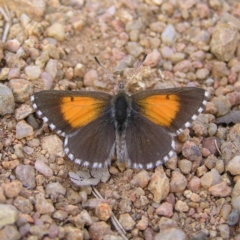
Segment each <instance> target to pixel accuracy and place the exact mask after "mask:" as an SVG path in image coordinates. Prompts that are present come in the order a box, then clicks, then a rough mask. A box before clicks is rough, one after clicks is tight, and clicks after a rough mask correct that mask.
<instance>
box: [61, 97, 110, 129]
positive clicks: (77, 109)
mask: <svg viewBox="0 0 240 240" xmlns="http://www.w3.org/2000/svg"><path fill="white" fill-rule="evenodd" d="M105 104H106V103H105V102H104V101H101V100H99V99H96V98H91V97H85V96H81V97H79V96H69V97H63V98H62V101H61V104H60V106H61V112H62V114H63V118H64V120H65V121H67V122H68V124H69V125H70V126H71V127H73V128H80V127H83V126H85V125H87V124H88V123H90V122H91V121H93V120H95V119H96V118H97V117H99V115H100V114H101V110H102V107H103V106H104V105H105Z"/></svg>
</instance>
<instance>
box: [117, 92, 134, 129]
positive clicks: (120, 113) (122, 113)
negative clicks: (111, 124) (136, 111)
mask: <svg viewBox="0 0 240 240" xmlns="http://www.w3.org/2000/svg"><path fill="white" fill-rule="evenodd" d="M130 108H131V101H130V97H129V96H128V94H127V93H126V91H125V90H119V91H118V93H117V95H116V96H115V97H114V98H113V116H114V120H115V127H116V128H117V129H118V130H120V131H121V132H122V131H123V130H124V129H125V126H126V123H127V118H128V116H129V113H130Z"/></svg>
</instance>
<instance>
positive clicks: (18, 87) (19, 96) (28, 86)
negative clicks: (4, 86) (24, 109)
mask: <svg viewBox="0 0 240 240" xmlns="http://www.w3.org/2000/svg"><path fill="white" fill-rule="evenodd" d="M9 87H10V88H11V90H12V92H13V96H14V99H15V101H16V102H21V103H25V102H26V101H27V100H29V97H30V95H32V94H33V86H32V83H30V82H29V81H27V80H24V79H12V80H10V81H9Z"/></svg>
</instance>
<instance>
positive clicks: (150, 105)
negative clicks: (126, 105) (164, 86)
mask: <svg viewBox="0 0 240 240" xmlns="http://www.w3.org/2000/svg"><path fill="white" fill-rule="evenodd" d="M137 103H138V104H139V105H140V106H141V108H142V112H141V113H142V114H143V115H144V116H145V117H146V118H148V119H149V120H150V121H152V122H154V123H156V124H158V125H161V126H163V127H170V126H171V123H172V122H173V120H174V119H175V118H176V115H177V113H178V111H179V108H180V103H179V97H178V96H177V95H173V94H168V95H153V96H150V97H146V98H143V99H141V100H139V101H138V102H137Z"/></svg>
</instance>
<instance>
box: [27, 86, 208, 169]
mask: <svg viewBox="0 0 240 240" xmlns="http://www.w3.org/2000/svg"><path fill="white" fill-rule="evenodd" d="M206 97H207V92H205V90H203V89H200V88H171V89H161V90H146V91H142V92H140V93H135V94H133V95H129V94H128V93H127V92H126V91H125V89H124V88H123V87H120V89H119V91H118V92H117V94H116V95H115V96H112V95H110V94H108V93H104V92H87V91H54V90H49V91H41V92H37V93H35V94H34V95H33V96H32V97H31V100H32V102H33V107H34V108H35V109H36V111H37V113H38V115H40V116H41V117H42V119H43V121H44V122H48V123H49V126H50V128H51V129H52V130H55V131H56V132H57V133H58V134H60V135H61V136H63V137H65V141H64V150H65V153H66V154H67V156H68V157H69V158H70V159H71V160H73V161H75V162H76V163H77V164H81V165H84V166H90V167H94V168H101V167H106V166H108V165H110V162H111V159H112V157H113V156H114V155H115V153H116V155H117V159H118V161H119V162H123V161H126V164H127V165H128V166H130V167H133V168H152V167H154V166H158V165H160V164H162V163H164V162H165V161H167V160H168V159H169V158H170V157H171V156H172V155H173V153H174V141H173V139H172V135H174V134H179V133H180V132H181V131H182V130H183V129H184V128H185V127H189V126H190V122H191V121H193V120H195V119H196V117H197V115H198V114H199V113H200V112H202V111H203V108H204V105H205V104H206Z"/></svg>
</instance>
